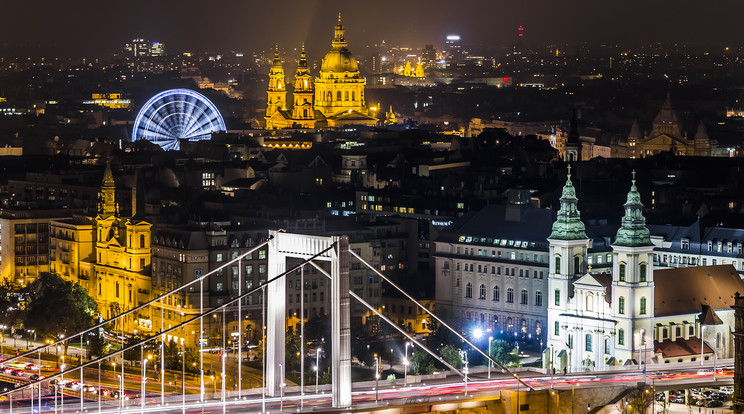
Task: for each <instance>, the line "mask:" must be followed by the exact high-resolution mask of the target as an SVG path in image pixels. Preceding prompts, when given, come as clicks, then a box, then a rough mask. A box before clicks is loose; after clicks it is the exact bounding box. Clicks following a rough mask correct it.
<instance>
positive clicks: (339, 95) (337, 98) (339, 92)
mask: <svg viewBox="0 0 744 414" xmlns="http://www.w3.org/2000/svg"><path fill="white" fill-rule="evenodd" d="M336 100H337V101H340V100H341V91H338V92H336Z"/></svg>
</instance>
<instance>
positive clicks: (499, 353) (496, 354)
mask: <svg viewBox="0 0 744 414" xmlns="http://www.w3.org/2000/svg"><path fill="white" fill-rule="evenodd" d="M513 351H514V347H513V346H512V345H511V343H510V342H509V341H505V340H503V339H496V340H494V341H493V342H491V358H493V359H494V360H496V362H498V363H499V364H501V365H503V366H505V367H506V366H509V365H511V364H513V363H515V362H517V357H516V355H515V354H514V352H513Z"/></svg>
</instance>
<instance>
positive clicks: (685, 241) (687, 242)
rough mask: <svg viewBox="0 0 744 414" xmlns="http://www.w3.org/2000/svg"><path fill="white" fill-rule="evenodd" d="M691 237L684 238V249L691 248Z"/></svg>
mask: <svg viewBox="0 0 744 414" xmlns="http://www.w3.org/2000/svg"><path fill="white" fill-rule="evenodd" d="M689 248H690V239H682V250H689Z"/></svg>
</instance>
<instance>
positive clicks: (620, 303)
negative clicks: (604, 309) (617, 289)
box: [617, 296, 625, 315]
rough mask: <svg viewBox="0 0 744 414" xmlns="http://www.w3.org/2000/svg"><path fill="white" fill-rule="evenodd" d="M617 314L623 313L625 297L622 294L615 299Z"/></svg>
mask: <svg viewBox="0 0 744 414" xmlns="http://www.w3.org/2000/svg"><path fill="white" fill-rule="evenodd" d="M617 314H618V315H625V298H624V297H622V296H620V297H619V298H618V299H617Z"/></svg>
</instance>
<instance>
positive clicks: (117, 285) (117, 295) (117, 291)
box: [116, 282, 119, 298]
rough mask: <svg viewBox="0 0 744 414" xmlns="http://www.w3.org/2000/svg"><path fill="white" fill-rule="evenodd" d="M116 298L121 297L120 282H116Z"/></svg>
mask: <svg viewBox="0 0 744 414" xmlns="http://www.w3.org/2000/svg"><path fill="white" fill-rule="evenodd" d="M116 297H117V298H118V297H119V282H116Z"/></svg>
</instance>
